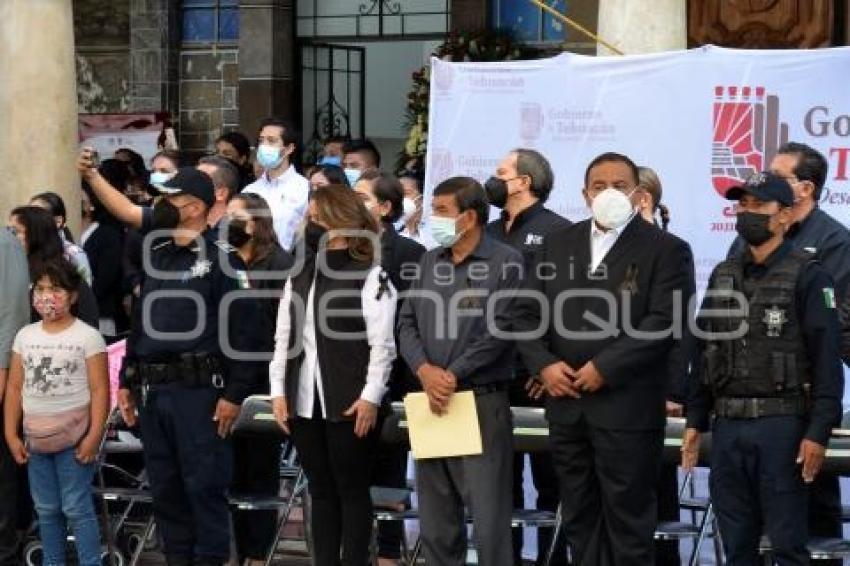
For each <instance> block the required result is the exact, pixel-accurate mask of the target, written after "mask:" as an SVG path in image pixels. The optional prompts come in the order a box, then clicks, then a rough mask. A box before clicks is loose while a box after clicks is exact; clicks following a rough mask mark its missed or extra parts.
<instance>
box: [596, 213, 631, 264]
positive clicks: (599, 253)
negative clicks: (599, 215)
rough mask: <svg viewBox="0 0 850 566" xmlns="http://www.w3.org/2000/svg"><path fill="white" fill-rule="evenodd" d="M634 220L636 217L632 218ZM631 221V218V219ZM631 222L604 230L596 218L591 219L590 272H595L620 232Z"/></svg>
mask: <svg viewBox="0 0 850 566" xmlns="http://www.w3.org/2000/svg"><path fill="white" fill-rule="evenodd" d="M632 220H634V218H632ZM629 222H631V220H630V221H629ZM628 225H629V223H628V222H626V223H625V224H623V225H622V226H620V227H619V228H616V229H615V228H612V229H610V230H605V231H603V230H602V229H600V228H599V226H597V225H596V221H595V220H591V221H590V272H591V273H593V272H594V271H596V269H597V268H598V267H599V264H600V263H602V260H603V259H605V256H606V255H608V252H610V251H611V248H613V247H614V244H616V243H617V240H618V239H619V237H620V234H622V233H623V230H625V229H626V226H628Z"/></svg>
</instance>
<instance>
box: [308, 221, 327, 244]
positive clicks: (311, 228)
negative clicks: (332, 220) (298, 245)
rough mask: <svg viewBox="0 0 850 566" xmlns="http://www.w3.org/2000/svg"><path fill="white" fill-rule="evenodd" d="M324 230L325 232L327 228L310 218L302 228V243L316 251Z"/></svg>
mask: <svg viewBox="0 0 850 566" xmlns="http://www.w3.org/2000/svg"><path fill="white" fill-rule="evenodd" d="M325 232H327V229H325V228H324V227H322V226H319V225H318V224H316V223H315V222H313V221H312V220H310V221H309V222H307V226H306V227H305V228H304V243H306V244H307V246H309V247H310V249H312V250H313V251H318V249H319V242H320V241H321V240H322V236H324V235H325Z"/></svg>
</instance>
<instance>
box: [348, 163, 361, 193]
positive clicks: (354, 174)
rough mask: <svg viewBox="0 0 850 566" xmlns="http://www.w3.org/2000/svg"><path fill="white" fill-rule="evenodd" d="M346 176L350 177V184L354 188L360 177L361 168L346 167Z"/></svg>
mask: <svg viewBox="0 0 850 566" xmlns="http://www.w3.org/2000/svg"><path fill="white" fill-rule="evenodd" d="M345 178H346V179H348V184H349V185H351V188H352V189H353V188H354V185H355V184H356V183H357V180H358V179H360V169H349V168H347V167H346V168H345Z"/></svg>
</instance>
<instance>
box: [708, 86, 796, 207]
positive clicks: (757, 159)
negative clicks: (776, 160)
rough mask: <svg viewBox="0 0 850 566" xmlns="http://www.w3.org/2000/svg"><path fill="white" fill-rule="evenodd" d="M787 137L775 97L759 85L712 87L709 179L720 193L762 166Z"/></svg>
mask: <svg viewBox="0 0 850 566" xmlns="http://www.w3.org/2000/svg"><path fill="white" fill-rule="evenodd" d="M787 141H788V124H787V123H785V122H780V121H779V97H777V96H774V95H765V89H764V87H763V86H758V87H749V86H742V87H737V86H727V87H723V86H716V87H714V140H713V145H712V151H711V181H712V184H713V185H714V189H715V190H716V191H717V192H718V193H719V194H720V196H723V197H725V196H726V191H727V190H728V189H729V188H730V187H734V186H737V185H742V184H743V183H744V182H745V181H746V180H747V178H749V177H750V176H751V175H753V174H755V173H758V172H760V171H763V170H765V169H766V168H767V167H768V166H769V165H770V162H771V160H772V159H773V156H774V155H776V150H777V148H778V147H779V146H780V145H782V144H783V143H785V142H787Z"/></svg>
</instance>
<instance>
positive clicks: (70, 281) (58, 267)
mask: <svg viewBox="0 0 850 566" xmlns="http://www.w3.org/2000/svg"><path fill="white" fill-rule="evenodd" d="M31 276H32V284H33V286H35V284H36V283H38V282H39V281H40V280H41V279H43V278H45V277H47V279H48V280H50V282H51V283H52V284H53V285H54V286H56V287H59V288H60V289H64V290H65V291H68V292H69V293H76V292H77V291H79V289H80V285H81V284H82V282H83V277H82V275H80V272H79V271H78V270H77V268H76V267H74V265H73V264H72V263H71V262H70V261H68V260H67V259H65V258H64V257H61V256H60V257H57V258H53V259H51V260H48V261H44V262H40V263H38V264H37V265H35V266H34V267H33V269H32V274H31Z"/></svg>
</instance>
